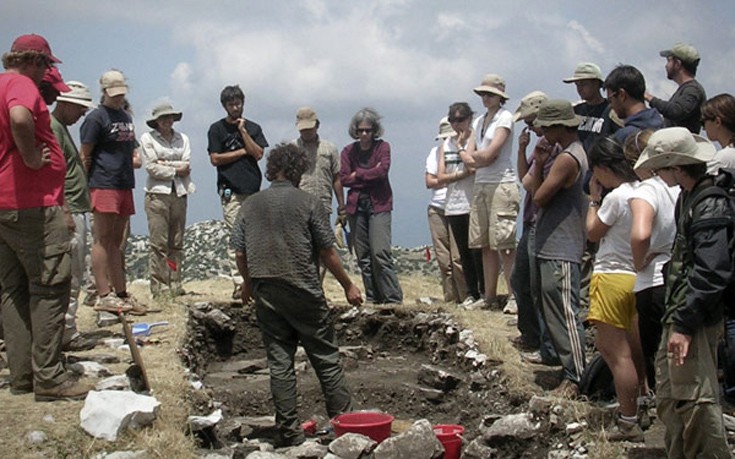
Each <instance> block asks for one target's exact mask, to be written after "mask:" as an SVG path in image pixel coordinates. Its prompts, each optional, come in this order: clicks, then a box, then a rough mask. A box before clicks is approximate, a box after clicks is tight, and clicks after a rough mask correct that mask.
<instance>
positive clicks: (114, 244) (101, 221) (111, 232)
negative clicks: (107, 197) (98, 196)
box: [92, 212, 129, 296]
mask: <svg viewBox="0 0 735 459" xmlns="http://www.w3.org/2000/svg"><path fill="white" fill-rule="evenodd" d="M128 219H129V218H128V217H127V216H125V217H121V216H119V215H116V214H110V213H102V212H95V214H94V228H93V233H94V243H93V245H92V272H93V273H94V278H95V282H96V284H97V292H98V294H99V296H105V295H107V294H108V293H110V285H109V284H108V281H107V279H108V275H109V280H110V282H111V283H112V286H113V288H114V289H115V291H116V292H124V291H125V275H124V273H123V263H122V253H121V250H120V246H121V244H122V238H123V235H124V232H125V226H126V225H127V221H128Z"/></svg>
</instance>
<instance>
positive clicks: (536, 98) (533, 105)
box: [513, 91, 549, 122]
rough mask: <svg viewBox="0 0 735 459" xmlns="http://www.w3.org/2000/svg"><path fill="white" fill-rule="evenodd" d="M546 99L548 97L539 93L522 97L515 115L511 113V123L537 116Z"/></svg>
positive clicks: (535, 92) (531, 93) (530, 93)
mask: <svg viewBox="0 0 735 459" xmlns="http://www.w3.org/2000/svg"><path fill="white" fill-rule="evenodd" d="M548 99H549V96H547V95H546V94H544V93H543V92H541V91H533V92H529V93H528V94H526V95H525V96H523V99H521V104H520V105H519V106H518V108H516V111H515V113H513V121H514V122H516V121H519V120H522V119H524V118H526V117H527V116H531V115H535V114H537V113H538V109H539V107H541V104H542V103H543V102H544V101H545V100H548Z"/></svg>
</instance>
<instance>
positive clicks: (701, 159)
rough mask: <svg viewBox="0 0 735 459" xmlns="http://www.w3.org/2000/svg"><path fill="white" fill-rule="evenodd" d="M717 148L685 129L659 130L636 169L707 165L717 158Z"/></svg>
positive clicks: (640, 158) (651, 139)
mask: <svg viewBox="0 0 735 459" xmlns="http://www.w3.org/2000/svg"><path fill="white" fill-rule="evenodd" d="M715 151H716V149H715V146H714V145H712V143H711V142H710V141H709V140H707V139H705V138H704V137H701V136H698V135H696V134H692V133H691V132H689V130H688V129H686V128H683V127H671V128H665V129H659V130H658V131H656V132H654V133H653V134H652V135H651V138H649V139H648V144H647V145H646V148H645V149H644V150H643V153H641V156H640V157H639V158H638V161H637V162H636V163H635V166H634V167H633V168H634V169H636V170H638V169H649V170H656V169H661V168H664V167H672V166H686V165H687V164H697V163H706V162H708V161H710V160H712V158H714V157H715Z"/></svg>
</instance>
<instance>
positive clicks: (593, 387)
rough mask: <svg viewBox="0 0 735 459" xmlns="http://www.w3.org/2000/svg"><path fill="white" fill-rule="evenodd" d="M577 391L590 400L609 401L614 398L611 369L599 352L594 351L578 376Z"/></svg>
mask: <svg viewBox="0 0 735 459" xmlns="http://www.w3.org/2000/svg"><path fill="white" fill-rule="evenodd" d="M579 393H580V394H581V395H585V396H587V398H589V399H590V400H604V401H611V400H614V399H615V384H614V381H613V375H612V371H610V367H608V366H607V363H605V360H604V359H603V358H602V354H600V353H599V352H596V353H595V355H594V357H592V360H590V361H589V363H588V364H587V366H586V367H585V368H584V372H583V373H582V376H580V378H579Z"/></svg>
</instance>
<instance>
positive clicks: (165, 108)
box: [145, 102, 182, 129]
mask: <svg viewBox="0 0 735 459" xmlns="http://www.w3.org/2000/svg"><path fill="white" fill-rule="evenodd" d="M166 115H173V116H174V121H181V117H182V113H181V112H177V111H176V110H174V107H173V105H171V103H170V102H160V103H159V104H157V105H156V106H155V107H153V110H151V116H150V118H148V120H146V122H145V124H147V125H148V127H150V128H151V129H156V127H158V125H157V124H156V120H157V119H158V118H160V117H162V116H166Z"/></svg>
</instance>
